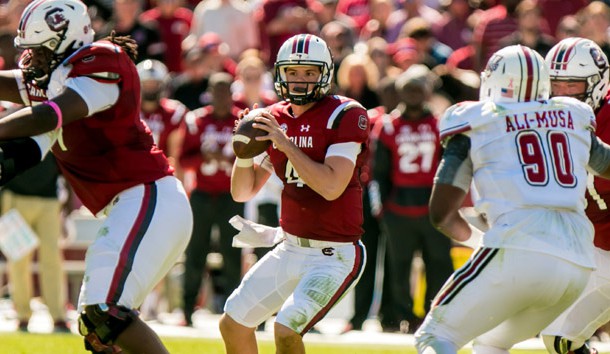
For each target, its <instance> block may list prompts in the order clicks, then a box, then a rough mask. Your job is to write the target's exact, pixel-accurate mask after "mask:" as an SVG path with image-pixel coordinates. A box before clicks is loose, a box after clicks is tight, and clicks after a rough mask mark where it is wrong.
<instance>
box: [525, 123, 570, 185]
mask: <svg viewBox="0 0 610 354" xmlns="http://www.w3.org/2000/svg"><path fill="white" fill-rule="evenodd" d="M515 140H516V143H517V151H518V153H519V160H520V161H521V166H522V168H523V177H524V178H525V180H526V181H527V183H528V184H530V185H532V186H545V185H547V184H548V183H549V174H550V173H552V174H553V177H554V178H555V181H557V184H559V185H560V186H561V187H564V188H573V187H575V186H576V182H577V181H576V176H575V175H574V170H573V163H572V156H571V155H570V140H569V139H568V135H567V134H566V133H564V132H561V131H549V132H548V133H547V134H546V139H543V138H542V137H541V136H540V135H539V134H538V133H537V132H534V131H522V132H520V133H519V134H518V135H517V137H516V138H515ZM547 150H548V154H547V153H546V151H547ZM549 160H550V161H549ZM549 169H550V170H551V171H552V172H549Z"/></svg>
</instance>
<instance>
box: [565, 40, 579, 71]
mask: <svg viewBox="0 0 610 354" xmlns="http://www.w3.org/2000/svg"><path fill="white" fill-rule="evenodd" d="M576 43H578V41H575V42H574V43H572V44H571V45H570V46H569V47H568V48H567V50H566V54H565V55H564V56H563V60H562V63H561V70H566V69H567V68H568V59H570V54H572V51H574V48H575V47H576Z"/></svg>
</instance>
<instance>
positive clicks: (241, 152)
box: [232, 108, 271, 159]
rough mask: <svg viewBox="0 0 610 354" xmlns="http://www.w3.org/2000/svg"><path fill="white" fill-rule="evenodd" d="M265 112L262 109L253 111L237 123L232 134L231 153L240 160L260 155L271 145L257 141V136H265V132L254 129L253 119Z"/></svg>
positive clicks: (264, 141)
mask: <svg viewBox="0 0 610 354" xmlns="http://www.w3.org/2000/svg"><path fill="white" fill-rule="evenodd" d="M265 111H266V110H265V109H263V108H257V109H253V110H251V111H250V112H248V114H246V115H245V116H244V117H243V118H242V119H240V120H239V121H238V123H237V127H236V128H235V133H234V134H233V139H232V143H233V151H234V152H235V156H237V157H239V158H240V159H251V158H253V157H255V156H258V155H260V154H262V153H263V152H264V151H265V150H267V148H268V147H269V146H270V145H271V140H263V141H258V140H256V139H255V138H256V137H257V136H263V135H267V132H266V131H264V130H262V129H258V128H254V127H253V126H252V124H253V123H254V118H256V117H259V116H261V114H262V113H263V112H265Z"/></svg>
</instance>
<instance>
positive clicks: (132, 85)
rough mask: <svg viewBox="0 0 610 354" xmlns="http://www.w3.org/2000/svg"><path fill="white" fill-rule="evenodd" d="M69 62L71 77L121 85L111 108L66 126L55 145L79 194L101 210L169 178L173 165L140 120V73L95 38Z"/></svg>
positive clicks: (89, 205) (111, 46)
mask: <svg viewBox="0 0 610 354" xmlns="http://www.w3.org/2000/svg"><path fill="white" fill-rule="evenodd" d="M67 64H70V65H72V69H71V71H70V73H69V74H68V77H79V76H87V77H89V78H92V79H94V80H98V81H101V82H106V83H116V84H118V86H119V89H120V94H119V97H118V100H117V102H116V103H115V104H114V105H113V106H112V107H110V108H108V109H106V110H104V111H101V112H98V113H95V114H93V115H91V116H89V117H87V118H83V119H79V120H77V121H74V122H72V123H70V124H66V125H64V126H63V128H62V131H61V135H60V136H59V141H58V143H56V144H55V145H54V146H53V148H52V151H53V154H54V155H55V157H56V159H57V163H58V165H59V167H60V168H61V170H62V173H63V175H64V176H65V177H66V179H67V180H68V182H69V183H70V185H71V186H72V188H73V189H74V192H75V193H76V195H77V196H78V197H79V199H80V200H81V201H82V203H83V204H84V205H85V206H86V207H87V208H88V209H89V210H91V212H92V213H93V214H97V213H98V212H99V211H101V210H102V209H103V208H104V207H105V206H106V205H108V204H109V203H110V201H112V199H113V198H114V197H115V196H116V195H117V194H119V193H120V192H122V191H124V190H126V189H128V188H131V187H133V186H136V185H138V184H142V183H149V182H153V181H156V180H158V179H160V178H163V177H165V176H170V175H172V174H173V169H172V168H171V167H170V165H169V163H168V161H167V159H166V157H165V155H163V152H162V151H161V150H159V149H158V148H157V147H156V146H155V144H154V142H153V138H152V134H151V133H150V130H149V129H148V127H147V126H146V124H144V122H143V121H142V120H141V119H140V114H139V112H140V80H139V77H138V72H137V70H136V66H135V64H134V63H133V61H132V60H131V59H130V58H129V56H128V55H127V54H126V53H125V52H124V51H123V50H122V49H121V48H120V47H119V46H117V45H114V44H112V43H110V42H106V41H99V42H94V43H93V44H91V45H89V46H86V47H83V48H82V49H80V50H79V51H77V52H76V53H74V54H73V55H72V56H70V57H69V58H68V59H66V62H64V64H63V65H67ZM101 73H111V74H112V75H100V74H101ZM96 74H98V75H96ZM52 79H53V76H52Z"/></svg>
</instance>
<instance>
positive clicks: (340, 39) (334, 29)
mask: <svg viewBox="0 0 610 354" xmlns="http://www.w3.org/2000/svg"><path fill="white" fill-rule="evenodd" d="M320 38H322V39H323V40H324V41H325V42H326V44H327V45H328V48H330V53H331V55H332V58H333V63H334V65H335V76H336V75H337V72H338V71H339V68H340V67H341V62H342V61H343V58H345V57H346V56H347V55H349V54H351V53H353V51H354V44H355V43H356V37H355V34H354V32H353V31H352V29H351V28H349V27H347V26H346V25H344V24H343V23H341V22H338V21H331V22H329V23H327V24H326V25H324V27H322V30H321V31H320ZM336 79H337V78H336V77H335V78H334V82H335V83H336V82H337V81H336Z"/></svg>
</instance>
